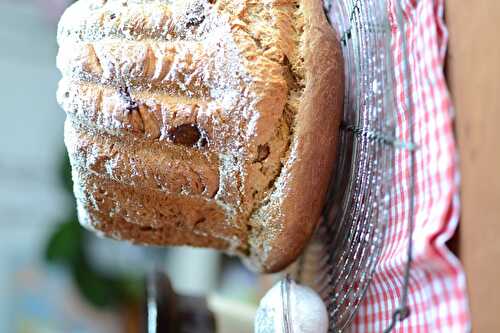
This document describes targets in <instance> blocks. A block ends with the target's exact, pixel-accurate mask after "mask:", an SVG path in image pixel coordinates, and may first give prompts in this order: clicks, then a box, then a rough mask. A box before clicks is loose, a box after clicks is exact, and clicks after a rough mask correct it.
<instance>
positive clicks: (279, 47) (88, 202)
mask: <svg viewBox="0 0 500 333" xmlns="http://www.w3.org/2000/svg"><path fill="white" fill-rule="evenodd" d="M58 43H59V47H60V49H59V54H58V58H57V65H58V68H59V69H60V71H61V73H62V80H61V82H60V85H59V89H58V102H59V103H60V105H61V106H62V108H63V109H64V110H65V112H66V113H67V120H66V123H65V143H66V146H67V149H68V151H69V156H70V160H71V164H72V170H73V180H74V192H75V196H76V199H77V207H78V215H79V219H80V222H81V223H82V225H84V226H86V227H88V228H90V229H92V230H94V231H96V232H98V233H99V234H102V235H105V236H108V237H112V238H116V239H123V240H129V241H132V242H134V243H140V244H151V245H160V246H163V245H190V246H199V247H210V248H215V249H219V250H223V251H226V252H228V253H232V254H236V255H239V256H240V257H242V258H244V259H245V261H246V262H247V263H248V264H249V265H250V266H252V267H253V268H254V269H255V270H258V271H262V272H274V271H277V270H280V269H282V268H284V267H285V266H286V265H288V264H289V263H291V262H292V261H293V260H294V259H295V258H296V257H297V256H298V255H299V254H300V251H301V250H302V249H303V247H304V246H305V244H306V243H307V241H308V239H309V238H310V236H311V234H312V232H313V229H314V228H315V226H316V224H317V221H318V219H319V217H320V214H321V209H322V206H323V203H324V197H325V193H326V190H327V187H328V184H329V180H330V177H331V174H332V169H333V166H334V160H335V157H336V145H337V141H338V140H337V136H338V127H339V119H340V117H341V113H342V96H343V83H342V80H343V66H342V61H341V54H340V47H339V42H338V39H337V37H336V35H335V33H334V32H333V30H332V28H331V27H330V26H329V24H328V23H327V21H326V18H325V17H324V14H323V9H322V6H321V1H320V0H296V1H292V0H261V1H259V0H189V1H185V0H170V1H168V0H107V1H106V0H80V1H78V2H76V3H75V4H74V5H72V6H71V7H70V8H69V9H67V11H66V12H65V14H64V15H63V17H62V19H61V22H60V24H59V30H58Z"/></svg>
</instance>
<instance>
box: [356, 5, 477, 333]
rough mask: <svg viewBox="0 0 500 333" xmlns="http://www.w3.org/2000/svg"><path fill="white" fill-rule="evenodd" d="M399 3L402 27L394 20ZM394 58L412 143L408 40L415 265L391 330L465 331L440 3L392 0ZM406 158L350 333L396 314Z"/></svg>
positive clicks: (376, 327)
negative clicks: (406, 311)
mask: <svg viewBox="0 0 500 333" xmlns="http://www.w3.org/2000/svg"><path fill="white" fill-rule="evenodd" d="M394 1H401V7H402V9H403V16H404V18H403V20H404V23H405V25H404V28H400V27H399V25H398V24H397V19H396V11H395V10H396V7H395V5H396V3H395V2H394ZM388 6H389V20H390V24H391V31H392V52H393V56H394V59H395V66H394V67H395V77H396V97H397V107H398V129H397V137H398V138H400V139H402V140H406V141H409V140H410V136H409V127H408V126H409V122H408V119H406V117H405V107H406V106H405V105H406V104H405V98H406V96H405V94H406V93H407V90H404V89H403V82H404V81H403V77H405V76H406V75H405V73H403V65H402V64H403V63H402V59H403V57H404V55H403V54H402V47H403V46H402V40H401V36H402V35H401V34H402V33H405V34H406V37H407V48H408V53H409V57H408V58H407V59H408V65H409V68H410V72H411V101H412V106H413V108H414V139H415V143H416V144H417V145H418V150H417V151H416V157H415V158H416V178H415V185H416V187H415V206H414V207H415V232H414V262H413V265H412V268H411V278H410V288H409V298H408V303H409V308H410V311H411V312H410V316H409V317H408V318H407V319H405V320H404V321H403V322H400V323H398V324H397V325H396V327H395V330H394V332H468V331H470V316H469V310H468V302H467V296H466V285H465V275H464V271H463V269H462V267H461V265H460V263H459V261H458V260H457V258H456V257H455V256H454V255H452V254H451V252H450V251H449V250H448V249H447V248H446V245H445V243H446V241H447V240H449V239H450V237H451V236H452V234H453V233H454V231H455V229H456V227H457V223H458V219H459V196H458V185H459V174H458V166H457V150H456V145H455V140H454V134H453V107H452V104H451V100H450V95H449V93H448V89H447V86H446V82H445V78H444V73H443V68H444V60H445V55H446V45H447V41H448V33H447V30H446V27H445V24H444V21H443V14H444V0H434V1H433V0H390V1H389V5H388ZM409 161H410V153H409V152H408V151H405V150H398V151H397V153H396V170H395V178H394V191H395V192H394V196H393V197H394V200H393V201H392V203H391V212H390V221H389V225H388V230H387V234H386V243H385V247H384V249H383V252H382V255H381V259H380V262H379V265H378V268H377V270H376V273H375V276H374V278H373V281H372V283H371V285H370V287H369V289H368V292H367V295H366V298H365V300H364V302H363V303H362V305H361V306H360V309H359V312H358V314H357V316H356V318H355V320H354V324H353V330H352V331H353V332H382V331H383V330H384V329H385V328H386V327H387V326H388V325H389V323H390V321H391V317H392V314H393V312H394V310H395V309H396V308H397V306H398V304H399V301H400V298H401V293H402V286H403V275H404V267H405V262H406V253H407V250H406V249H407V245H408V234H407V231H408V230H407V223H406V221H407V219H408V213H409V204H410V195H409V193H410V192H409V185H410V178H409V174H410V173H409V172H410V170H411V169H410V163H409Z"/></svg>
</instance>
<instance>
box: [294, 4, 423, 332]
mask: <svg viewBox="0 0 500 333" xmlns="http://www.w3.org/2000/svg"><path fill="white" fill-rule="evenodd" d="M395 2H396V4H395V5H396V7H397V8H395V9H396V15H397V16H399V17H398V18H397V19H398V22H397V23H398V24H402V22H403V21H402V19H401V9H400V7H399V3H397V2H398V1H395ZM323 3H324V7H325V12H326V13H327V17H328V19H329V21H330V23H331V24H332V26H333V27H334V28H335V29H336V30H337V32H338V33H339V35H340V37H341V38H340V40H341V44H342V50H343V55H344V62H345V77H346V87H345V102H344V118H343V124H342V131H341V138H340V156H339V161H338V165H337V171H336V176H335V177H333V179H334V181H333V183H332V184H331V186H330V189H331V190H330V193H329V195H328V200H327V204H326V208H325V210H324V213H323V220H322V222H321V224H320V226H319V228H318V230H317V232H316V235H315V238H314V240H313V242H311V245H310V246H309V247H308V249H307V251H306V252H305V254H304V255H303V256H302V258H301V259H300V260H299V263H298V265H296V271H295V274H294V275H295V276H294V277H295V278H296V279H297V280H299V281H301V282H302V283H305V284H309V285H311V286H313V287H314V288H315V289H316V290H317V291H318V292H319V293H320V295H321V296H322V297H323V299H324V300H325V303H326V305H327V309H328V313H329V316H330V318H329V320H330V332H342V331H345V330H346V329H347V328H348V327H349V325H350V323H351V321H352V319H353V317H354V315H355V314H356V311H357V309H358V306H359V304H360V303H361V301H362V299H363V297H364V295H365V293H366V290H367V288H368V285H369V283H370V281H371V279H372V275H373V272H374V270H375V267H376V265H377V262H378V259H379V257H380V253H381V250H382V246H383V241H384V234H385V229H386V226H387V221H388V218H389V207H390V203H391V198H392V194H391V192H392V191H391V190H392V182H393V172H394V163H395V152H396V149H409V150H410V151H411V152H412V153H411V154H410V159H411V160H410V163H411V164H412V169H411V175H410V176H411V180H410V193H411V195H413V192H414V191H413V188H414V164H415V163H414V146H413V144H411V142H413V134H412V135H411V139H410V142H409V143H405V142H401V141H399V140H397V138H396V105H395V100H396V99H395V95H394V82H395V80H394V69H393V61H392V53H391V48H390V47H391V32H390V26H389V21H388V3H387V1H386V0H324V1H323ZM403 35H404V34H403ZM402 38H404V36H402ZM403 49H404V50H403V51H404V52H405V54H406V42H405V41H404V40H403ZM403 61H405V59H403ZM403 66H404V67H405V68H404V69H405V73H406V80H407V81H408V82H409V80H410V76H409V75H410V73H409V72H408V68H407V66H406V63H403ZM406 88H408V85H407V87H406ZM407 95H410V94H407ZM405 102H406V104H407V108H406V110H408V111H407V112H408V114H407V119H409V120H410V122H412V119H413V114H412V110H413V108H412V107H411V104H410V101H409V100H407V101H405ZM409 128H410V129H411V128H412V126H411V123H410V126H409ZM408 228H409V230H410V232H409V234H410V240H409V243H408V244H409V247H408V262H407V267H406V274H405V279H404V283H405V285H404V292H403V295H402V297H401V300H400V306H399V307H398V308H397V310H396V311H395V312H394V315H393V321H392V322H391V323H390V325H389V327H387V329H386V332H389V331H391V330H392V328H393V327H394V325H395V324H396V322H397V321H399V320H403V319H405V318H406V317H407V316H408V314H409V310H408V308H407V306H406V304H407V290H408V280H409V270H410V266H411V260H412V248H411V246H412V239H411V234H412V231H413V198H411V204H410V214H409V220H408ZM285 332H287V330H286V329H285Z"/></svg>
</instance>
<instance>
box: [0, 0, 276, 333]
mask: <svg viewBox="0 0 500 333" xmlns="http://www.w3.org/2000/svg"><path fill="white" fill-rule="evenodd" d="M70 2H71V1H70V0H0V73H1V74H0V75H1V77H0V97H1V100H2V105H3V107H2V111H1V116H2V117H1V121H0V226H1V228H2V229H1V232H0V332H34V333H38V332H106V333H109V332H140V328H141V325H142V320H143V317H142V314H143V311H142V308H141V306H142V304H143V301H144V289H145V288H144V276H145V273H146V272H147V271H150V270H151V269H152V268H153V267H159V268H160V270H162V271H165V272H168V274H169V276H170V278H171V281H172V284H173V286H174V288H175V290H176V292H177V293H180V294H182V295H190V296H194V297H200V296H201V297H202V298H197V299H196V300H198V304H201V305H202V306H203V305H204V304H207V305H208V307H209V308H210V310H211V312H212V313H214V314H215V317H217V319H218V320H217V325H218V330H217V331H218V332H251V331H252V322H253V316H254V311H255V308H256V305H257V300H258V298H259V296H260V295H261V292H262V290H264V289H265V288H266V286H268V285H269V283H271V282H272V281H273V279H274V277H268V278H265V279H264V280H263V279H262V278H260V279H257V277H256V276H255V275H254V274H252V273H251V272H249V271H248V270H246V269H245V268H244V267H243V266H242V265H241V264H240V263H239V261H237V260H234V259H231V258H228V257H225V256H221V255H219V254H217V253H215V252H213V251H208V250H195V249H187V248H175V249H169V250H166V249H158V248H144V247H138V246H132V245H129V244H126V243H121V242H115V241H111V240H103V239H98V238H96V237H94V236H93V235H91V234H90V233H88V232H86V231H84V230H83V229H82V228H80V226H79V225H78V223H77V220H76V215H75V206H74V201H73V197H72V193H71V179H70V175H69V166H68V161H67V157H66V155H65V149H64V145H63V121H64V117H65V116H64V113H63V111H62V110H61V109H60V108H59V107H58V105H57V103H56V100H55V92H56V87H57V82H58V80H59V77H60V76H59V73H58V71H57V69H56V67H55V59H56V53H57V43H56V27H57V20H58V17H59V16H60V15H61V13H62V12H63V10H64V8H65V7H66V6H68V5H69V4H70ZM266 279H267V280H266ZM205 302H206V303H205Z"/></svg>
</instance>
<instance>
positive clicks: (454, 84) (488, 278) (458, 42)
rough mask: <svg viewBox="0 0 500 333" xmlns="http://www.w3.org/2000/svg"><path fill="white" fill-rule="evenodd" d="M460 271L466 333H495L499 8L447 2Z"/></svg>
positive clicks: (464, 0) (498, 302)
mask: <svg viewBox="0 0 500 333" xmlns="http://www.w3.org/2000/svg"><path fill="white" fill-rule="evenodd" d="M446 3H447V5H446V6H447V8H446V21H447V24H448V27H449V30H450V46H449V57H448V79H449V84H450V88H451V91H452V96H453V100H454V103H455V107H456V112H457V122H456V130H457V136H458V144H459V149H460V154H461V172H462V188H461V194H462V218H461V226H460V238H459V254H460V256H461V258H462V261H463V263H464V265H465V269H466V272H467V277H468V288H469V294H470V304H471V310H472V320H473V331H474V332H500V1H498V0H480V1H470V0H447V1H446Z"/></svg>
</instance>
